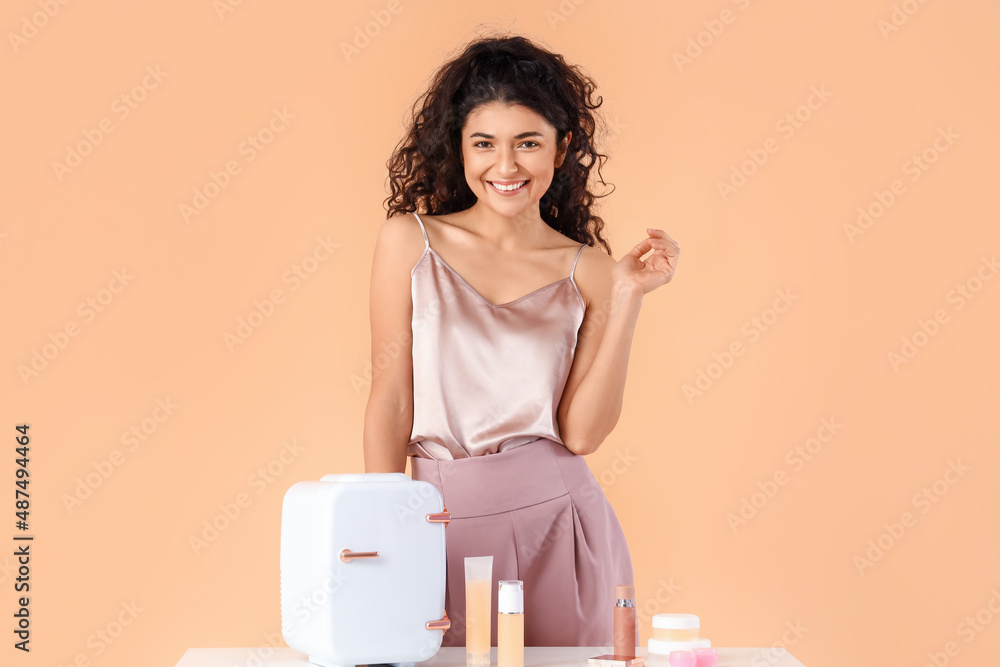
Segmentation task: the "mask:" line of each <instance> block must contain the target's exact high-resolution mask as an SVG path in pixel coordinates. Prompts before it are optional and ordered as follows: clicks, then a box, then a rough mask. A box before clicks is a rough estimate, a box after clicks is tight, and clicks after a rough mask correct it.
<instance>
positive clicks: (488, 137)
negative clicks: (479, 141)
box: [469, 132, 542, 139]
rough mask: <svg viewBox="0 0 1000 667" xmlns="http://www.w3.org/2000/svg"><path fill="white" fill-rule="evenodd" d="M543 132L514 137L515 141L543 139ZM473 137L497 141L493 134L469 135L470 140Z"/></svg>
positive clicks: (523, 133) (475, 133) (474, 133)
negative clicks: (530, 138)
mask: <svg viewBox="0 0 1000 667" xmlns="http://www.w3.org/2000/svg"><path fill="white" fill-rule="evenodd" d="M541 136H542V133H541V132H522V133H521V134H519V135H517V136H516V137H514V138H515V139H526V138H527V137H541ZM473 137H483V138H484V139H496V137H494V136H493V135H492V134H486V133H485V132H473V133H472V134H470V135H469V138H470V139H471V138H473Z"/></svg>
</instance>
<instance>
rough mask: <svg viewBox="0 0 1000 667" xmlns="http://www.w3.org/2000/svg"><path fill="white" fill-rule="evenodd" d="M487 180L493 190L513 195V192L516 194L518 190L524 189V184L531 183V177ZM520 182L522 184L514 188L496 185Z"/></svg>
mask: <svg viewBox="0 0 1000 667" xmlns="http://www.w3.org/2000/svg"><path fill="white" fill-rule="evenodd" d="M486 182H487V183H489V184H490V186H491V187H492V188H493V190H494V191H495V192H497V193H499V194H502V195H511V194H514V193H516V192H520V191H521V190H523V189H524V186H525V185H527V184H528V183H529V179H524V180H520V181H486ZM518 183H520V184H521V185H520V187H517V188H513V189H504V190H501V189H500V188H498V187H496V186H497V185H503V186H510V185H516V184H518Z"/></svg>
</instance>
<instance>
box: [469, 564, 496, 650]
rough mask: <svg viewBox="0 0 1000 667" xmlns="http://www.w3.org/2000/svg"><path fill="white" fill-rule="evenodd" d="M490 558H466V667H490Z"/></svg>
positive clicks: (491, 570)
mask: <svg viewBox="0 0 1000 667" xmlns="http://www.w3.org/2000/svg"><path fill="white" fill-rule="evenodd" d="M492 602H493V556H467V557H466V558H465V664H466V665H467V666H468V667H489V665H490V639H491V634H492V629H493V623H492V621H493V618H492V616H493V614H492V609H491V606H492Z"/></svg>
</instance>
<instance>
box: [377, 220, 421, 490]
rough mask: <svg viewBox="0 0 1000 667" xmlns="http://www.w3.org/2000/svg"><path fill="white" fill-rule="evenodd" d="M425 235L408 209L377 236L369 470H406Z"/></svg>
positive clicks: (387, 222) (383, 224)
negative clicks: (413, 279)
mask: <svg viewBox="0 0 1000 667" xmlns="http://www.w3.org/2000/svg"><path fill="white" fill-rule="evenodd" d="M414 234H416V236H417V238H419V239H421V243H420V244H419V246H418V245H416V240H415V239H414ZM422 239H423V235H421V234H420V230H419V228H418V227H417V224H416V220H415V219H414V218H413V216H412V215H409V214H404V215H396V216H393V217H392V218H389V219H388V220H386V221H385V222H383V223H382V226H381V227H380V228H379V232H378V238H377V240H376V241H375V253H374V256H373V258H372V275H371V286H370V290H369V317H370V320H371V336H372V349H371V359H372V384H371V392H370V394H369V395H368V406H367V408H366V409H365V422H364V436H363V438H362V442H363V446H364V455H365V472H366V473H368V472H405V471H406V446H407V443H408V442H409V439H410V431H411V429H412V428H413V356H412V332H411V327H410V320H411V314H412V312H413V303H412V300H411V298H410V269H412V268H413V265H414V264H416V262H417V259H418V258H419V250H416V253H417V254H415V249H417V248H422V246H423V242H422Z"/></svg>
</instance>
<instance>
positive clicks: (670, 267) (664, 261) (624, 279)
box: [612, 227, 681, 294]
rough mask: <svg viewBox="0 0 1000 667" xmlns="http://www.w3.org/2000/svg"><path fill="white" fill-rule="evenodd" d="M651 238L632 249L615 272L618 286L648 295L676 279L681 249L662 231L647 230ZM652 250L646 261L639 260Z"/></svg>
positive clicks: (616, 265) (613, 272) (649, 228)
mask: <svg viewBox="0 0 1000 667" xmlns="http://www.w3.org/2000/svg"><path fill="white" fill-rule="evenodd" d="M646 232H647V233H648V234H649V236H648V237H647V238H645V239H643V240H642V241H641V242H640V243H639V244H637V245H636V246H635V247H634V248H632V249H631V250H630V251H629V252H628V253H627V254H626V255H625V256H623V257H622V258H621V259H620V260H618V263H617V264H615V267H614V269H613V270H612V275H613V276H614V280H615V282H616V283H618V284H619V285H622V286H627V287H628V288H632V289H634V290H635V291H636V292H637V293H639V294H648V293H649V292H652V291H653V290H654V289H656V288H657V287H660V286H661V285H665V284H667V283H669V282H670V280H671V279H672V278H673V277H674V270H675V269H676V268H677V258H678V256H679V255H680V254H681V249H680V246H678V245H677V242H676V241H674V240H673V239H672V238H670V237H669V236H668V235H667V233H666V232H665V231H663V230H662V229H654V228H652V227H648V228H646ZM650 250H652V251H653V252H652V254H650V255H649V256H648V257H647V258H646V259H645V260H642V259H639V258H640V257H642V256H643V255H645V254H646V253H647V252H649V251H650Z"/></svg>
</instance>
